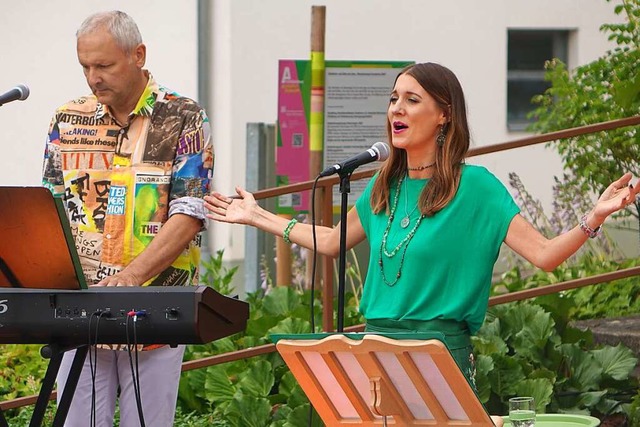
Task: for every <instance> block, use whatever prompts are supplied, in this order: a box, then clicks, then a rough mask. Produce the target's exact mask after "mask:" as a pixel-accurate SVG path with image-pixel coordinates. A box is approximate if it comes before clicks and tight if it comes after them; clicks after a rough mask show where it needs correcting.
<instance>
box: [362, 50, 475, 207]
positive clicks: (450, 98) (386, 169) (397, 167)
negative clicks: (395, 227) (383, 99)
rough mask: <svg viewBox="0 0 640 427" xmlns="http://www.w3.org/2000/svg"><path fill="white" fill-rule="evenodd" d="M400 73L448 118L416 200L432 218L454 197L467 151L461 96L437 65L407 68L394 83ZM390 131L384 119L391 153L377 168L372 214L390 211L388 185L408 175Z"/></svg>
mask: <svg viewBox="0 0 640 427" xmlns="http://www.w3.org/2000/svg"><path fill="white" fill-rule="evenodd" d="M403 74H407V75H409V76H411V77H413V78H414V79H416V80H417V81H418V83H420V86H422V88H423V89H424V90H425V91H426V92H427V93H428V94H429V95H431V97H432V98H433V99H434V100H435V101H436V104H437V105H438V107H439V108H440V109H441V110H442V111H444V113H445V115H446V117H447V122H446V123H445V124H443V125H442V126H443V130H444V132H445V135H446V138H445V142H444V144H443V145H442V146H439V145H437V151H436V162H435V165H434V169H433V176H432V177H431V179H430V180H429V183H428V184H427V185H426V186H425V188H424V190H422V194H421V195H420V200H419V206H420V212H422V214H423V215H427V216H432V215H435V213H436V212H438V211H439V210H441V209H442V208H444V207H445V206H447V204H448V203H449V202H450V201H451V199H453V196H455V194H456V191H457V190H458V184H459V183H460V173H461V167H462V163H463V161H464V158H465V157H466V155H467V151H468V150H469V139H470V135H469V126H468V124H467V110H466V106H465V101H464V93H463V92H462V86H460V82H459V81H458V78H457V77H456V76H455V74H453V72H452V71H451V70H449V69H448V68H446V67H443V66H442V65H439V64H434V63H431V62H427V63H424V64H415V65H410V66H408V67H406V68H404V69H403V70H402V71H401V72H400V73H399V74H398V76H397V77H396V81H397V80H398V77H400V76H401V75H403ZM394 86H395V82H394ZM391 131H392V128H391V124H390V123H389V121H388V120H387V138H388V140H389V144H390V145H391V153H390V155H389V158H388V159H387V161H386V162H385V164H384V165H383V166H382V168H381V169H380V172H379V176H378V178H377V179H376V182H375V183H374V185H373V189H372V192H371V207H372V209H373V211H374V213H379V212H381V211H382V210H386V211H388V210H389V194H390V188H391V184H392V183H393V182H397V181H398V180H399V179H400V178H401V177H403V176H405V175H406V174H407V154H406V151H405V150H402V149H399V148H395V147H393V144H391Z"/></svg>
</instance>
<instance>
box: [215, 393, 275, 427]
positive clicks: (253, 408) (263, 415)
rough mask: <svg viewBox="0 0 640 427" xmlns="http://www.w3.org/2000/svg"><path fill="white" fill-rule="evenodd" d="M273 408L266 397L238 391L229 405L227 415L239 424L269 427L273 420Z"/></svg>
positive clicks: (251, 426) (250, 426)
mask: <svg viewBox="0 0 640 427" xmlns="http://www.w3.org/2000/svg"><path fill="white" fill-rule="evenodd" d="M271 409H272V408H271V404H270V403H269V401H268V400H267V399H265V398H256V397H253V396H243V395H242V393H238V395H236V397H235V398H234V399H233V400H232V401H231V402H230V404H229V406H228V407H227V410H226V416H227V417H228V418H229V420H231V421H233V422H234V425H237V426H242V427H267V426H268V425H269V423H270V421H271Z"/></svg>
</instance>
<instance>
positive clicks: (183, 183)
mask: <svg viewBox="0 0 640 427" xmlns="http://www.w3.org/2000/svg"><path fill="white" fill-rule="evenodd" d="M213 159H214V156H213V144H212V142H211V127H210V124H209V118H208V117H207V114H206V113H205V111H204V110H203V109H202V108H200V107H199V106H198V105H197V104H196V103H195V102H194V103H188V104H185V125H184V127H183V129H182V132H181V134H180V137H179V139H178V143H177V146H176V156H175V160H174V163H173V170H172V174H171V195H170V202H169V217H171V216H172V215H175V214H177V213H181V214H185V215H189V216H191V217H194V218H198V219H200V220H201V221H202V224H203V229H204V228H205V225H206V216H205V209H204V201H203V199H202V198H203V197H204V196H205V195H206V194H209V191H210V188H211V179H212V176H213Z"/></svg>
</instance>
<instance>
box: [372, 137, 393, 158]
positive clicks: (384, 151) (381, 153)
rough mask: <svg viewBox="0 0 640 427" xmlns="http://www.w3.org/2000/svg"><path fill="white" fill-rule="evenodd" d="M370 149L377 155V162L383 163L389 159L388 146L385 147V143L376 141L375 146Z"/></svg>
mask: <svg viewBox="0 0 640 427" xmlns="http://www.w3.org/2000/svg"><path fill="white" fill-rule="evenodd" d="M371 148H373V149H374V150H375V151H376V153H378V161H379V162H384V161H385V160H387V159H388V158H389V146H388V145H387V143H386V142H382V141H378V142H376V143H375V144H373V146H372V147H371Z"/></svg>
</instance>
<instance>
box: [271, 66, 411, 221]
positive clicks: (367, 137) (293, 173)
mask: <svg viewBox="0 0 640 427" xmlns="http://www.w3.org/2000/svg"><path fill="white" fill-rule="evenodd" d="M412 63H413V62H408V61H406V62H389V61H371V62H365V61H325V101H324V109H325V114H324V150H323V164H324V167H326V166H327V165H332V164H335V163H339V162H341V161H343V160H345V159H347V158H350V157H352V156H354V155H356V154H358V153H361V152H362V151H364V150H366V149H368V148H370V147H371V146H372V145H373V144H374V143H375V142H377V141H386V140H387V136H386V113H387V106H388V103H389V95H390V93H391V87H392V85H393V82H394V80H395V77H396V75H397V74H398V72H399V71H400V69H402V68H403V67H405V66H406V65H409V64H412ZM278 79H279V80H278V135H277V138H278V141H277V148H276V175H277V176H276V182H277V185H278V186H281V185H287V184H293V183H297V182H302V181H309V180H312V179H314V178H315V176H314V177H311V176H309V175H310V174H309V130H308V129H309V127H308V123H309V108H310V93H311V90H310V86H311V62H310V61H308V60H281V61H280V62H279V70H278ZM367 166H368V167H378V166H379V164H377V163H372V164H371V165H367ZM367 166H364V167H363V168H362V170H364V168H365V167H367ZM367 181H368V180H360V181H355V182H352V183H351V192H350V196H349V201H350V204H353V203H354V202H355V200H356V199H357V198H358V197H359V195H360V194H361V193H362V191H363V190H364V187H365V186H366V184H367ZM309 193H310V192H309V191H303V192H300V193H295V194H288V195H284V196H281V197H280V198H279V199H278V208H277V211H278V213H281V214H292V215H293V214H297V213H306V212H308V210H309V200H310V196H311V195H310V194H309ZM333 201H334V202H333V204H334V207H339V206H340V194H339V188H338V186H335V187H334V198H333ZM334 209H335V208H334Z"/></svg>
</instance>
